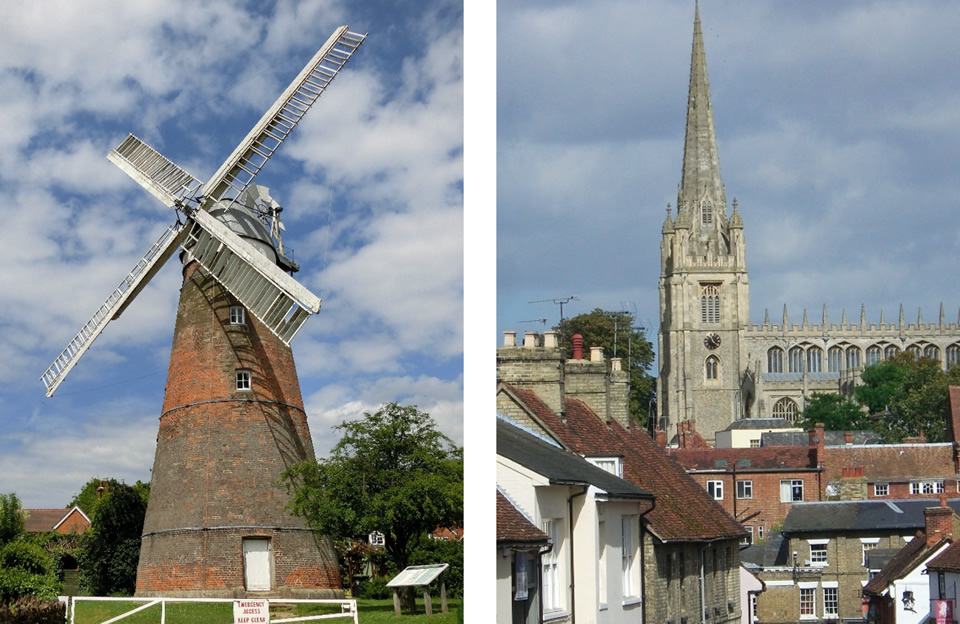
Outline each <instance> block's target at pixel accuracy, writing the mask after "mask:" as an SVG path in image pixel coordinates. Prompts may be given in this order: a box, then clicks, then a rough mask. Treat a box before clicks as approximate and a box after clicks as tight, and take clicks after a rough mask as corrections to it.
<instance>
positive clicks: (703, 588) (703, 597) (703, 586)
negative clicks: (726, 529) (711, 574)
mask: <svg viewBox="0 0 960 624" xmlns="http://www.w3.org/2000/svg"><path fill="white" fill-rule="evenodd" d="M706 564H707V547H706V546H705V545H704V546H701V547H700V621H701V622H703V624H707V582H706Z"/></svg>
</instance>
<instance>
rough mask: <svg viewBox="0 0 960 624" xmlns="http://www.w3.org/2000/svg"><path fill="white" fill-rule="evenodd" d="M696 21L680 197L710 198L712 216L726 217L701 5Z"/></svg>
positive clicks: (686, 200) (688, 201)
mask: <svg viewBox="0 0 960 624" xmlns="http://www.w3.org/2000/svg"><path fill="white" fill-rule="evenodd" d="M695 11H696V12H695V16H694V22H693V52H692V54H691V59H690V91H689V94H688V95H687V129H686V139H685V140H684V147H683V173H682V179H681V183H680V198H679V199H680V200H682V203H683V205H684V206H689V207H697V208H699V207H700V202H701V201H709V202H710V205H709V207H708V209H709V210H710V211H711V213H712V216H717V217H719V218H720V219H721V220H723V221H725V220H726V207H727V199H726V193H725V191H724V188H723V180H722V178H721V177H720V159H719V156H718V154H717V136H716V131H715V129H714V125H713V108H712V106H711V105H710V82H709V80H708V79H707V59H706V55H705V54H704V48H703V32H702V31H701V29H700V5H699V3H697V6H696V10H695Z"/></svg>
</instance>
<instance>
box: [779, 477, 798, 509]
mask: <svg viewBox="0 0 960 624" xmlns="http://www.w3.org/2000/svg"><path fill="white" fill-rule="evenodd" d="M797 488H800V490H799V492H800V497H799V498H797ZM802 501H803V479H780V502H781V503H799V502H802Z"/></svg>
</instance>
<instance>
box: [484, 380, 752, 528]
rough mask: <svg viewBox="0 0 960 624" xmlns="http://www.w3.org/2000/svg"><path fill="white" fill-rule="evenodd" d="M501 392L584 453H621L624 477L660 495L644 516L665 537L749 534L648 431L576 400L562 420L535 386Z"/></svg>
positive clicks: (508, 387) (504, 387)
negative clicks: (624, 424)
mask: <svg viewBox="0 0 960 624" xmlns="http://www.w3.org/2000/svg"><path fill="white" fill-rule="evenodd" d="M499 391H505V392H507V393H509V394H510V395H512V396H513V397H514V398H515V399H516V400H517V401H519V402H520V403H522V404H523V405H524V406H526V408H527V409H528V410H529V411H530V413H531V414H533V415H534V416H535V417H536V418H537V419H538V420H540V422H541V423H542V424H543V425H544V427H545V428H546V429H548V430H549V431H550V432H552V434H553V435H554V437H556V438H557V441H558V442H559V443H560V444H562V445H564V446H566V447H567V448H569V449H570V450H572V451H574V452H576V453H580V454H582V455H599V454H603V455H610V456H622V457H623V463H624V466H623V478H624V479H626V480H627V481H630V482H631V483H633V484H635V485H638V486H640V487H642V488H643V489H645V490H648V491H650V492H652V493H653V494H655V495H656V497H657V499H656V505H655V506H654V509H653V511H651V512H650V513H648V514H647V515H646V516H644V517H645V518H646V519H647V521H648V523H649V527H650V530H651V531H652V532H653V533H654V534H655V535H656V536H657V537H658V538H660V539H661V540H664V541H678V540H683V541H705V540H713V539H720V538H734V537H736V538H739V537H742V536H743V535H746V531H745V530H744V528H743V527H742V526H741V525H740V524H739V523H738V522H737V521H736V520H734V519H733V518H732V517H731V516H730V514H728V513H727V512H726V511H725V510H724V509H723V507H721V506H720V504H719V503H717V502H716V501H714V500H713V498H711V497H710V496H709V495H708V494H707V492H706V490H704V489H703V488H702V487H700V486H699V485H697V483H696V482H695V481H694V480H693V479H692V478H691V477H690V476H689V475H688V474H687V473H686V471H684V469H683V468H681V467H680V465H679V464H678V463H677V462H675V461H674V460H673V459H671V458H670V457H669V456H668V455H667V453H666V451H664V450H663V449H662V448H660V447H659V446H657V444H656V442H655V441H654V440H653V438H651V437H650V436H649V435H648V434H647V432H646V431H645V430H643V429H641V428H639V427H637V428H631V429H624V428H623V427H622V426H620V424H619V423H617V422H616V421H614V420H611V421H610V422H609V423H606V422H603V421H602V420H601V419H600V417H599V416H597V414H596V413H595V412H594V411H593V410H592V409H590V407H589V406H587V405H586V404H585V403H583V402H582V401H579V400H577V399H569V398H568V399H567V400H566V403H565V406H566V417H565V418H564V419H562V420H561V418H560V417H559V416H557V415H556V414H555V413H554V412H553V411H552V410H551V409H550V408H548V407H547V406H546V405H545V404H544V403H543V402H542V401H541V400H540V399H539V398H538V397H537V395H536V393H535V392H534V391H532V390H528V389H525V388H516V387H514V386H511V385H510V384H506V383H501V384H500V386H499V388H498V392H499Z"/></svg>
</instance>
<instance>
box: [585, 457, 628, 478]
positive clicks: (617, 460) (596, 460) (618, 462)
mask: <svg viewBox="0 0 960 624" xmlns="http://www.w3.org/2000/svg"><path fill="white" fill-rule="evenodd" d="M586 460H587V461H588V462H590V463H591V464H593V465H594V466H596V467H597V468H602V469H603V470H606V471H607V472H609V473H610V474H612V475H615V476H617V477H620V478H621V479H622V478H623V458H621V457H587V458H586Z"/></svg>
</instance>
